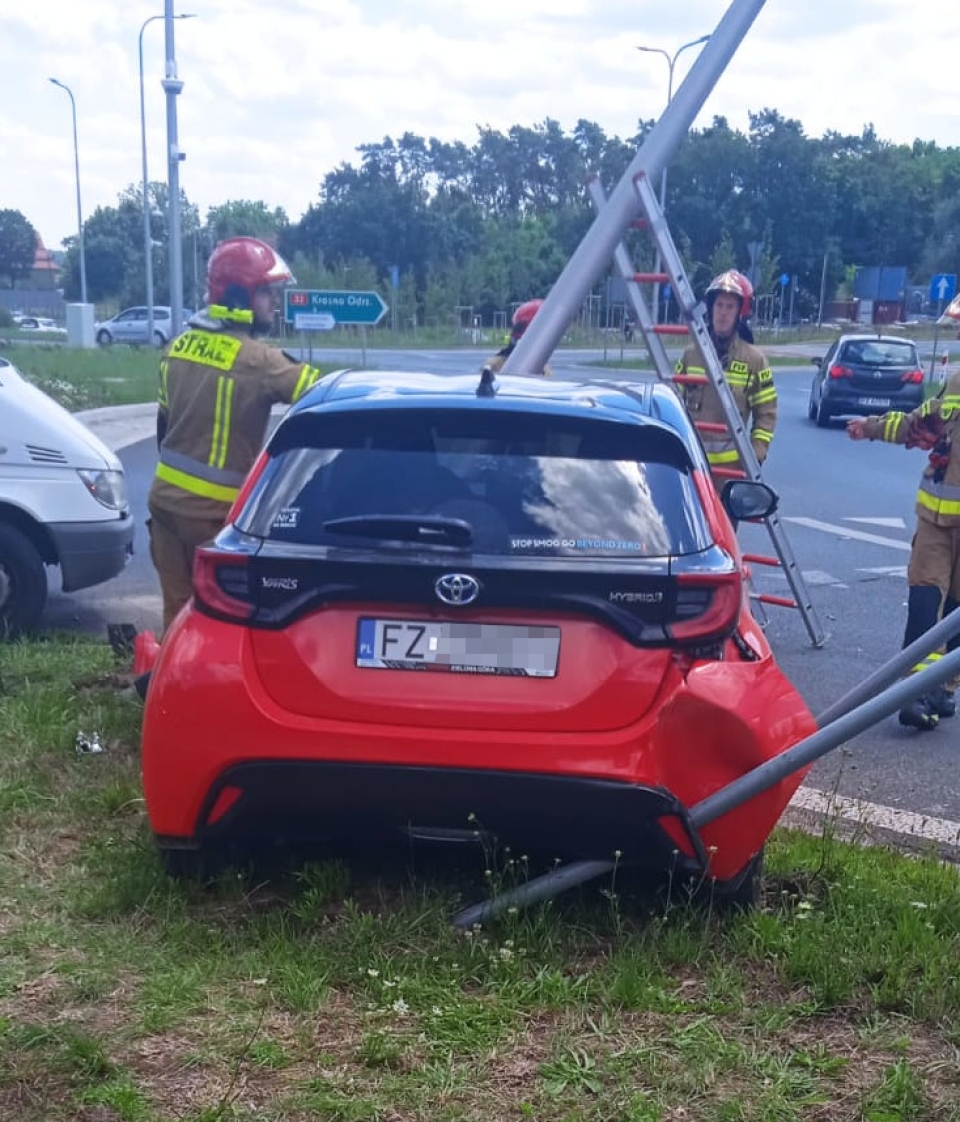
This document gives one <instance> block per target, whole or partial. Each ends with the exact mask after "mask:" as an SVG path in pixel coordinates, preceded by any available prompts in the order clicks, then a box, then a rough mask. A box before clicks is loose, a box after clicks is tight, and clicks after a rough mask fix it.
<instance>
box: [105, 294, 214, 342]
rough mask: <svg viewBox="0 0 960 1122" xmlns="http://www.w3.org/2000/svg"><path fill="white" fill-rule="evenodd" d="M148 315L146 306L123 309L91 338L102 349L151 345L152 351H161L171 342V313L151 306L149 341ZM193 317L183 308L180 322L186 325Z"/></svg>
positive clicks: (189, 311)
mask: <svg viewBox="0 0 960 1122" xmlns="http://www.w3.org/2000/svg"><path fill="white" fill-rule="evenodd" d="M149 311H150V308H149V306H148V305H146V304H144V305H143V306H142V307H136V308H124V310H123V311H122V312H117V314H116V315H115V316H113V317H111V318H110V319H105V320H102V321H101V322H100V323H98V324H97V325H96V326H95V328H94V337H95V338H96V340H97V342H98V343H99V344H100V346H101V347H109V346H110V344H111V343H140V344H148V343H152V344H153V345H154V346H155V347H162V346H164V345H165V344H166V343H169V342H170V337H171V335H172V334H173V317H172V314H171V310H170V308H168V307H166V306H165V305H158V304H155V305H154V308H153V336H152V338H151V336H150V317H149ZM192 315H193V312H192V311H191V310H190V308H184V309H183V322H184V323H186V321H187V320H188V319H189V318H190V316H192Z"/></svg>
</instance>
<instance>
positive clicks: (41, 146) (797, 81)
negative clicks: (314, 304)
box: [0, 0, 960, 248]
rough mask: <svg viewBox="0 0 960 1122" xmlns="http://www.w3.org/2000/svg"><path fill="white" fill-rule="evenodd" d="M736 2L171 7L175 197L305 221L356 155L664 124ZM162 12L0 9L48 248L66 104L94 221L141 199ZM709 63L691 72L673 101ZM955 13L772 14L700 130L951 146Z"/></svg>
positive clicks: (71, 223)
mask: <svg viewBox="0 0 960 1122" xmlns="http://www.w3.org/2000/svg"><path fill="white" fill-rule="evenodd" d="M728 6H729V4H728V2H727V0H684V2H683V3H678V0H603V2H600V0H511V2H509V3H508V2H505V0H475V2H472V3H469V4H467V3H464V2H463V0H177V4H176V8H175V10H176V11H177V12H188V11H189V12H195V13H196V15H197V18H195V19H189V20H180V21H177V22H176V23H175V24H174V29H175V41H176V49H175V57H176V64H177V71H178V76H179V77H180V79H181V80H182V81H183V83H184V87H183V93H182V95H181V96H180V98H179V99H178V101H177V115H178V130H179V138H180V147H181V149H182V150H183V151H184V152H185V153H186V160H185V162H184V163H182V164H181V165H180V177H181V186H182V188H183V190H184V191H185V192H186V194H187V197H188V198H189V199H190V201H191V202H193V203H195V204H197V205H198V206H199V207H200V211H201V215H205V214H206V210H207V208H208V207H210V206H214V205H217V204H219V203H222V202H226V201H228V200H235V199H251V200H262V201H264V202H265V203H266V204H267V205H268V206H270V207H271V208H272V207H277V206H279V207H283V208H284V209H285V210H286V212H287V214H288V216H289V217H290V219H291V221H296V220H297V219H298V218H299V217H300V216H301V215H302V214H303V212H304V211H305V210H306V208H307V206H308V205H309V204H310V203H311V202H313V201H315V200H316V198H317V192H318V187H319V184H320V181H321V180H322V178H323V176H324V175H325V174H326V172H328V171H329V170H331V169H332V168H334V167H336V166H337V165H338V164H340V163H342V162H354V161H355V149H356V147H357V146H358V145H360V144H365V143H370V142H376V141H379V140H381V139H382V138H383V137H384V136H388V135H389V136H393V137H395V138H396V137H399V136H400V135H402V134H403V133H404V132H408V131H409V132H412V133H415V134H418V135H420V136H423V137H427V138H429V137H437V138H439V139H442V140H448V141H449V140H462V141H463V142H465V143H466V144H468V145H469V144H473V143H474V141H475V139H476V136H477V128H478V127H484V126H488V127H491V128H494V129H501V130H506V129H508V128H509V127H510V126H511V125H514V124H519V125H528V126H529V125H534V124H537V123H538V122H541V121H543V120H544V119H545V118H547V117H551V118H553V119H554V120H557V121H558V122H559V123H560V124H561V126H562V127H563V128H564V129H565V130H567V131H569V130H570V129H572V128H573V126H574V125H575V124H576V122H577V121H578V120H579V119H580V118H585V119H586V120H588V121H594V122H596V123H597V124H599V125H600V126H601V127H602V128H603V129H604V131H605V132H607V134H608V135H614V136H620V137H627V136H631V135H633V133H634V132H635V130H636V124H637V121H638V120H643V119H648V118H656V117H658V116H659V114H660V113H661V111H662V110H663V108H664V104H665V100H666V93H667V80H668V64H667V60H666V58H664V57H663V56H661V55H657V54H642V53H640V52H638V51H637V49H636V48H637V46H638V45H641V44H643V45H648V46H653V47H660V48H662V49H664V50H666V51H667V52H668V53H669V54H672V53H673V52H674V51H675V50H676V49H677V48H678V47H679V46H681V45H682V44H684V43H686V42H688V41H690V40H692V39H696V38H697V37H699V36H701V35H704V34H707V33H709V32H712V31H713V30H714V29H715V28H716V26H717V24H718V23H719V21H720V19H721V18H722V17H723V15H724V13H725V12H726V11H727V9H728ZM163 12H164V5H163V0H150V2H146V0H29V2H21V3H15V2H14V0H3V11H2V14H0V89H2V92H3V96H2V97H0V167H2V169H3V173H2V175H0V209H12V210H18V211H20V212H21V213H22V214H23V215H24V216H25V217H26V218H27V219H28V220H29V221H30V222H31V223H32V224H33V226H34V227H35V228H36V229H37V231H38V232H39V234H40V236H41V237H42V238H43V240H44V242H45V244H46V245H48V246H49V247H51V248H57V247H59V245H60V242H61V239H63V238H64V237H66V236H70V235H73V234H75V233H76V228H77V223H76V178H75V175H74V159H73V157H74V152H73V134H72V124H71V110H70V101H69V98H68V96H67V94H66V93H65V92H64V91H63V90H61V89H57V88H56V87H54V86H52V85H50V83H49V82H48V81H47V78H48V76H50V77H55V78H57V79H59V80H60V81H61V82H63V83H65V84H66V85H67V86H69V87H70V89H71V90H72V91H73V94H74V97H75V99H76V106H77V127H78V149H79V157H80V187H81V202H82V210H83V214H84V216H85V217H86V216H88V215H90V214H91V213H92V212H93V210H94V209H95V208H96V207H98V206H112V205H114V204H115V203H116V201H117V197H118V195H119V194H120V193H122V192H123V191H124V190H125V189H126V188H127V187H129V186H130V185H135V184H138V183H139V182H140V179H141V174H142V171H141V139H140V138H141V133H140V79H139V54H138V40H139V35H140V31H141V27H142V25H143V23H144V21H145V20H147V19H149V18H150V17H152V16H155V15H159V16H161V17H162V15H163ZM164 33H165V24H164V20H163V19H162V18H161V19H157V20H155V21H154V22H152V23H150V24H149V25H148V26H147V27H146V28H145V29H144V31H143V56H144V75H145V83H144V89H145V107H146V121H147V151H148V161H149V176H150V178H151V179H158V180H165V179H166V176H167V156H166V145H165V140H166V116H165V112H166V110H165V104H166V102H165V96H164V93H163V90H162V88H161V86H160V81H161V79H162V78H163V73H164V59H165V50H164ZM698 49H699V48H692V49H690V50H687V51H685V52H683V54H682V55H681V56H680V58H679V59H678V61H677V63H676V68H675V71H674V92H676V89H677V88H678V87H679V85H680V83H681V82H682V80H683V78H684V76H685V75H686V73H687V70H688V67H689V64H690V63H691V62H692V61H693V60H694V58H695V57H696V54H697V51H698ZM958 61H960V6H955V5H946V4H942V3H937V4H934V3H933V0H915V2H914V3H908V2H906V0H766V3H765V4H764V6H763V7H762V9H761V10H760V13H759V15H758V16H757V19H756V21H755V22H754V24H753V26H752V27H751V29H750V30H749V31H748V32H747V35H746V37H745V38H744V40H743V42H742V44H741V45H740V47H739V49H738V50H737V52H736V54H735V55H734V57H733V59H732V61H731V63H730V66H729V67H728V68H727V70H726V72H725V73H724V74H723V76H722V77H721V78H720V80H719V82H718V83H717V85H716V86H715V88H714V89H713V91H712V92H711V94H710V96H709V97H708V99H707V101H706V104H705V107H704V110H703V113H702V114H701V116H700V117H699V118H698V121H697V122H696V126H697V127H702V126H703V125H704V124H707V123H709V121H710V120H711V119H712V117H713V116H714V115H718V114H719V115H724V116H726V117H727V118H728V119H729V120H730V122H731V124H732V125H733V126H735V127H738V128H743V129H746V127H747V124H748V118H747V114H748V112H749V111H756V110H759V109H762V108H773V109H777V110H778V111H779V112H780V113H782V114H783V115H784V116H787V117H792V118H796V119H797V120H799V121H800V122H801V123H802V125H803V127H804V129H805V131H806V133H807V135H808V136H820V135H822V134H823V133H824V132H826V131H827V130H835V131H838V132H842V133H856V134H859V133H860V132H861V130H862V129H863V127H864V126H865V125H867V124H872V125H873V126H874V128H875V129H876V132H877V134H878V135H879V136H880V137H881V138H883V139H886V140H891V141H898V142H910V141H912V140H913V139H914V138H916V137H920V138H922V139H924V140H933V141H936V142H937V143H938V144H939V145H941V146H953V145H960V112H958V106H957V95H956V93H954V91H953V90H952V88H951V75H952V73H953V67H954V66H955V65H957V63H958Z"/></svg>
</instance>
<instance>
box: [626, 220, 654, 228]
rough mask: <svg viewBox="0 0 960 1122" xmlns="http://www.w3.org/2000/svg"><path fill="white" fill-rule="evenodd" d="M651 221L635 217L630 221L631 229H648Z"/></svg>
mask: <svg viewBox="0 0 960 1122" xmlns="http://www.w3.org/2000/svg"><path fill="white" fill-rule="evenodd" d="M649 225H650V223H649V222H648V221H647V220H646V219H645V218H635V219H634V220H633V221H632V222H631V223H630V229H631V230H646V228H647V227H648V226H649Z"/></svg>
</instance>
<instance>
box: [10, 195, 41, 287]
mask: <svg viewBox="0 0 960 1122" xmlns="http://www.w3.org/2000/svg"><path fill="white" fill-rule="evenodd" d="M39 244H40V239H39V238H38V237H37V231H36V230H34V228H33V227H32V226H31V225H30V223H29V222H28V221H27V220H26V218H24V217H23V215H22V214H21V213H20V211H19V210H0V276H3V277H7V278H8V279H9V281H10V287H11V288H16V287H17V281H18V280H20V279H21V277H26V276H29V275H30V272H31V270H32V269H33V262H34V259H35V258H36V255H37V246H38V245H39Z"/></svg>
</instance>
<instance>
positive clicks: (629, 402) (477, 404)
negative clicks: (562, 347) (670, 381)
mask: <svg viewBox="0 0 960 1122" xmlns="http://www.w3.org/2000/svg"><path fill="white" fill-rule="evenodd" d="M480 381H481V379H480V374H479V373H475V374H474V373H471V374H457V375H449V374H427V373H419V372H416V373H415V372H411V371H405V370H404V371H399V370H376V371H372V370H340V371H336V372H334V373H333V374H328V375H327V376H326V377H324V378H323V380H322V381H321V382H319V383H318V384H317V386H315V387H314V389H313V390H311V391H310V392H309V393H308V394H306V395H304V397H303V398H301V399H300V401H298V402H297V404H296V405H294V406H293V408H292V409H291V410H290V412H289V414H288V415H289V416H291V417H293V416H295V415H301V414H303V413H307V412H314V411H320V410H321V409H322V411H323V412H328V411H330V410H331V409H333V410H340V409H343V410H350V411H354V410H360V409H404V408H415V409H422V408H437V409H443V408H448V409H449V408H457V409H462V408H476V409H490V408H497V409H510V410H511V411H518V412H537V413H554V414H567V415H577V416H580V415H583V414H584V413H585V412H589V413H590V414H591V415H592V416H593V417H597V418H600V419H606V420H611V421H618V422H621V423H622V422H624V421H626V422H628V423H629V422H633V423H642V422H643V421H644V420H648V421H649V420H653V421H659V422H662V423H665V424H667V425H669V426H670V427H671V428H674V429H677V430H679V432H680V433H682V434H684V435H685V436H687V435H689V434H690V433H691V431H692V428H691V425H690V422H689V420H688V418H687V416H686V413H685V412H684V409H683V406H682V404H681V402H680V400H679V398H678V397H677V395H676V394H675V393H674V392H673V390H672V389H670V388H668V387H667V386H664V385H661V384H659V383H657V382H652V381H651V382H614V381H609V382H608V381H593V382H571V381H564V380H561V379H557V378H533V377H524V376H517V375H497V376H496V380H495V383H494V384H495V387H496V390H495V392H494V393H493V394H489V395H480V394H478V393H477V390H478V387H479V386H480Z"/></svg>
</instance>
